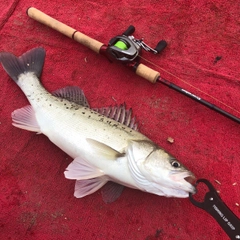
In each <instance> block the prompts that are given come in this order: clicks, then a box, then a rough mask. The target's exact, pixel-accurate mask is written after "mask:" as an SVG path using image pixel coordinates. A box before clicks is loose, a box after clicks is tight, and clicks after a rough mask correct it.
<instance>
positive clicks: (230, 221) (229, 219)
mask: <svg viewBox="0 0 240 240" xmlns="http://www.w3.org/2000/svg"><path fill="white" fill-rule="evenodd" d="M27 14H28V16H29V17H31V18H33V19H35V20H36V21H38V22H41V23H43V24H45V25H46V26H48V27H51V28H53V29H55V30H57V31H58V32H60V33H62V34H64V35H66V36H68V37H69V38H72V39H73V40H75V41H77V42H79V43H81V44H82V45H84V46H86V47H88V48H90V49H91V50H93V51H94V52H96V53H100V54H102V55H104V56H106V57H107V58H108V59H109V60H111V61H119V62H122V63H124V64H125V65H126V66H128V67H129V68H131V69H133V70H134V71H135V72H136V74H137V75H139V76H141V77H143V78H145V79H147V80H148V81H150V82H152V83H156V82H159V83H162V84H164V85H166V86H168V87H170V88H172V89H174V90H175V91H177V92H179V93H181V94H184V95H185V96H187V97H189V98H191V99H193V100H195V101H197V102H199V103H201V104H203V105H205V106H206V107H208V108H210V109H213V110H215V111H216V112H218V113H220V114H222V115H224V116H225V117H228V118H230V119H232V120H234V121H235V122H237V123H240V119H239V118H237V117H236V116H234V115H232V114H230V113H228V112H226V111H224V110H223V109H221V108H219V107H217V106H215V105H213V104H212V103H210V102H208V101H206V100H204V99H202V98H200V97H198V96H196V95H194V94H192V93H190V92H189V91H187V90H185V89H183V88H181V87H179V86H177V85H175V84H173V83H171V82H169V81H168V80H166V79H164V78H162V77H160V73H159V72H157V71H155V70H153V69H151V68H149V67H147V66H145V65H144V64H142V63H140V52H141V50H142V49H144V50H145V51H148V52H152V53H154V54H158V53H160V52H161V51H162V50H163V49H164V48H165V47H166V46H167V43H166V42H165V41H164V40H161V41H160V42H159V43H158V44H157V46H156V47H155V48H154V49H153V48H151V47H150V46H148V45H147V44H146V43H145V42H143V40H142V39H136V38H135V37H134V36H132V34H133V32H134V31H135V28H134V26H129V27H128V29H127V30H126V31H125V32H124V33H123V34H122V35H118V36H116V37H114V38H112V39H111V40H110V41H109V43H108V45H105V44H103V43H101V42H99V41H97V40H95V39H92V38H90V37H88V36H86V35H85V34H83V33H81V32H79V31H77V30H75V29H73V28H71V27H69V26H67V25H66V24H64V23H61V22H59V21H58V20H56V19H54V18H52V17H50V16H48V15H46V14H45V13H43V12H41V11H39V10H38V9H36V8H33V7H30V8H28V10H27ZM228 107H229V106H228ZM230 108H231V107H230ZM235 111H236V110H235ZM236 112H238V111H236ZM199 183H202V184H205V185H206V186H207V187H208V190H209V191H208V192H207V193H206V194H205V196H204V201H203V202H198V201H197V200H196V199H195V198H194V197H193V196H192V194H189V199H190V201H191V203H192V204H193V205H195V206H196V207H199V208H201V209H203V210H205V211H206V212H208V213H209V214H210V215H211V216H212V217H213V218H214V219H215V220H216V221H217V222H218V223H219V225H220V226H221V227H222V229H223V230H224V231H225V233H226V234H227V235H228V236H229V237H230V238H231V239H240V227H239V226H240V219H239V218H238V217H237V216H236V215H235V214H234V213H233V212H232V211H231V210H230V209H229V208H228V206H227V205H226V204H225V203H224V202H223V201H222V199H221V198H220V197H219V195H218V193H217V191H216V189H215V188H214V187H213V185H212V184H211V183H210V182H209V181H208V180H207V179H198V180H197V182H196V184H195V185H196V187H197V185H198V184H199Z"/></svg>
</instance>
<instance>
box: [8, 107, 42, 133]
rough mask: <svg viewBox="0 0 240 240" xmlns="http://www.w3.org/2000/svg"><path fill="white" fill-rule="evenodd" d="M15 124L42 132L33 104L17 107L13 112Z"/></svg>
mask: <svg viewBox="0 0 240 240" xmlns="http://www.w3.org/2000/svg"><path fill="white" fill-rule="evenodd" d="M12 121H13V123H12V124H13V126H15V127H18V128H21V129H25V130H28V131H32V132H38V133H41V130H40V127H39V125H38V122H37V119H36V117H35V112H34V110H33V108H32V106H31V105H28V106H26V107H23V108H20V109H17V110H15V111H13V112H12Z"/></svg>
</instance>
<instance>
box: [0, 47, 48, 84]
mask: <svg viewBox="0 0 240 240" xmlns="http://www.w3.org/2000/svg"><path fill="white" fill-rule="evenodd" d="M44 59H45V50H44V49H43V48H41V47H39V48H33V49H31V50H30V51H28V52H26V53H24V54H23V55H22V56H20V57H16V56H14V55H13V54H11V53H7V52H2V53H0V62H1V63H2V66H3V68H4V69H5V71H6V72H7V73H8V75H9V76H10V77H11V78H12V79H13V80H14V81H15V82H17V81H18V77H19V75H21V74H24V73H28V72H32V73H34V74H35V75H36V76H37V77H40V75H41V72H42V68H43V64H44Z"/></svg>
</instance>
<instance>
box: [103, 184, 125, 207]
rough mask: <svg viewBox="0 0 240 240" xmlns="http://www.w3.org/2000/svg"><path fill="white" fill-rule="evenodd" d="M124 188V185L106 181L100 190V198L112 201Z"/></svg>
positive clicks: (107, 201) (106, 201) (108, 201)
mask: <svg viewBox="0 0 240 240" xmlns="http://www.w3.org/2000/svg"><path fill="white" fill-rule="evenodd" d="M123 189H124V186H123V185H121V184H118V183H115V182H111V181H109V182H107V183H106V184H105V185H104V186H103V188H102V190H101V192H102V198H103V201H104V202H105V203H112V202H114V201H116V200H117V199H118V198H119V197H120V195H121V194H122V191H123Z"/></svg>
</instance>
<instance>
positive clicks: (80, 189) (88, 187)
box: [74, 176, 108, 198]
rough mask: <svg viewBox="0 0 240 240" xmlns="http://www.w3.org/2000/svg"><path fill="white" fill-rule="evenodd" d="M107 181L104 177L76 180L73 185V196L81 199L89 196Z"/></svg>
mask: <svg viewBox="0 0 240 240" xmlns="http://www.w3.org/2000/svg"><path fill="white" fill-rule="evenodd" d="M107 181H108V179H107V177H105V176H102V177H97V178H91V179H86V180H77V181H76V183H75V189H74V196H75V197H76V198H82V197H85V196H87V195H90V194H92V193H94V192H96V191H97V190H98V189H100V188H101V187H102V186H103V185H105V184H106V183H107Z"/></svg>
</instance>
